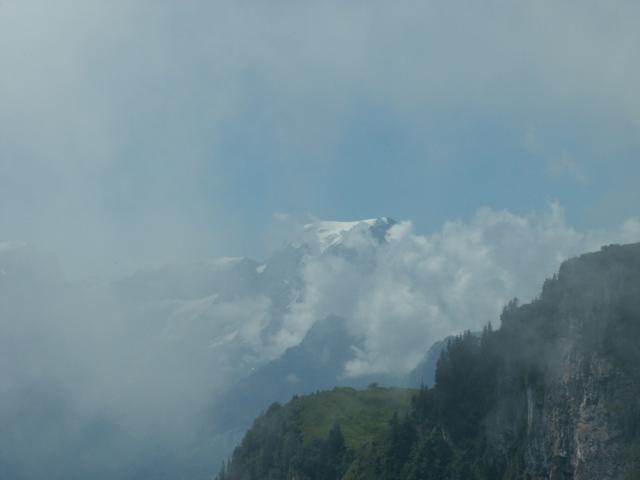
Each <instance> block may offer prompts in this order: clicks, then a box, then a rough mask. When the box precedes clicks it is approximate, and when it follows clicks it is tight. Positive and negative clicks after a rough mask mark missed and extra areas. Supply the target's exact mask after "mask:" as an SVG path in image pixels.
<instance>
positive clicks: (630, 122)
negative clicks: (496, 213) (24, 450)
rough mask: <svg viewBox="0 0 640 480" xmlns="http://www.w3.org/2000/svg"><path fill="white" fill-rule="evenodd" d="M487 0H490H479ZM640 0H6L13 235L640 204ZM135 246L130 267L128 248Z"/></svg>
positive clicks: (244, 246) (253, 234)
mask: <svg viewBox="0 0 640 480" xmlns="http://www.w3.org/2000/svg"><path fill="white" fill-rule="evenodd" d="M480 3H481V4H480ZM639 20H640V6H639V5H638V4H637V3H636V2H632V1H612V2H599V1H586V2H573V1H568V2H551V1H548V2H547V1H535V2H534V1H523V2H506V1H502V2H500V1H489V2H466V1H454V2H451V1H447V2H445V1H427V2H424V1H421V2H418V1H410V0H407V1H400V2H378V1H371V2H359V1H354V2H337V1H335V2H293V1H286V0H281V1H274V2H251V1H246V2H237V1H236V2H226V1H211V2H205V1H195V0H193V1H185V2H179V3H178V2H170V1H160V2H157V1H156V2H152V1H139V2H133V1H124V0H113V1H106V0H104V1H99V0H87V1H83V2H77V1H71V0H61V1H59V2H50V1H46V0H21V1H16V0H5V1H4V2H2V3H0V66H1V67H0V68H1V69H2V72H3V74H2V76H1V78H0V238H2V239H7V240H9V239H20V240H26V241H28V242H30V243H33V244H35V245H36V246H37V247H39V248H41V249H43V250H47V251H53V252H57V253H58V254H59V255H60V256H61V257H62V259H63V261H64V262H65V263H67V264H69V265H71V267H70V268H71V269H73V270H80V271H82V270H92V269H102V268H105V267H106V268H107V269H109V268H116V269H117V268H120V267H121V266H123V265H124V266H125V267H124V268H127V266H131V265H133V266H135V265H142V264H147V263H154V262H161V261H168V260H188V259H194V258H202V257H209V256H218V255H249V256H253V257H258V258H260V257H264V256H265V255H266V254H267V253H268V251H269V250H270V249H272V248H273V247H274V246H275V245H277V244H278V242H280V241H281V240H282V236H281V235H280V234H279V233H278V232H279V229H280V226H279V224H278V222H277V221H274V214H277V213H281V214H288V215H290V216H291V217H292V218H293V219H294V220H295V221H300V222H302V221H307V220H308V219H309V218H325V219H345V220H347V219H357V218H369V217H375V216H382V215H387V216H391V217H394V218H397V219H410V220H412V221H413V222H414V224H415V229H416V231H418V232H423V233H428V232H432V231H436V230H438V229H439V228H440V227H441V225H442V224H443V223H444V222H446V221H448V220H452V219H462V220H468V219H470V218H472V217H473V215H474V213H475V212H476V210H477V209H478V208H481V207H485V206H487V207H491V208H493V209H496V210H502V209H505V210H509V211H511V212H514V213H517V214H529V213H531V212H539V211H544V210H546V209H547V208H548V205H549V204H550V203H551V202H554V201H557V202H559V203H560V205H562V206H563V207H564V209H565V211H566V216H567V221H568V223H569V224H571V225H573V226H575V227H576V228H578V229H581V230H594V229H608V228H612V227H613V226H614V225H618V224H620V223H621V222H622V221H623V220H625V219H626V218H629V217H635V216H638V215H639V212H638V205H640V193H639V192H640V189H639V188H638V186H637V181H638V179H639V178H640V161H638V154H639V153H640V140H639V139H640V135H638V133H639V129H640V96H638V94H637V85H640V54H639V53H638V52H639V51H638V48H637V45H639V44H640V33H639V31H638V29H637V25H638V21H639ZM114 265H118V266H119V267H114Z"/></svg>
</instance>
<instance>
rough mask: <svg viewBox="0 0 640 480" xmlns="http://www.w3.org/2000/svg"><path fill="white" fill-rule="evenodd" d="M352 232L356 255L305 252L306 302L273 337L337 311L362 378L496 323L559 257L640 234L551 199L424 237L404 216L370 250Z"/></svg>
mask: <svg viewBox="0 0 640 480" xmlns="http://www.w3.org/2000/svg"><path fill="white" fill-rule="evenodd" d="M363 225H364V224H363ZM349 236H350V237H351V238H350V239H349V240H348V244H349V245H347V248H351V249H353V250H352V252H354V253H352V254H350V255H348V256H344V255H343V254H342V253H327V254H324V255H317V256H311V257H309V258H308V259H307V261H306V264H305V267H304V273H303V279H304V288H305V294H304V301H302V302H301V303H299V304H295V305H294V306H293V308H292V311H291V313H290V315H289V316H288V317H287V321H286V322H285V324H284V328H283V330H282V331H281V332H280V333H279V336H278V337H277V338H276V341H277V342H284V343H285V344H293V343H295V342H297V341H299V340H300V338H301V336H302V335H303V334H304V332H305V331H306V330H307V329H308V328H309V327H310V325H311V324H313V322H314V321H315V320H316V319H318V318H322V317H324V316H326V315H329V314H331V313H334V314H338V315H341V316H343V317H345V318H347V319H348V321H349V328H350V330H351V331H352V333H353V334H354V335H356V336H359V337H361V338H363V340H364V348H362V349H358V350H356V351H355V353H356V355H355V358H354V359H353V361H351V362H349V363H348V364H347V365H346V366H345V374H346V375H348V376H359V375H363V374H370V373H381V372H384V373H397V372H406V371H407V370H409V369H410V368H412V367H413V366H415V364H416V363H417V362H418V361H419V359H420V358H421V357H422V355H423V354H424V352H425V351H426V350H427V348H428V347H429V346H430V345H431V343H432V342H434V341H436V340H439V339H442V338H444V337H445V336H447V335H451V334H455V333H460V332H461V331H463V330H465V329H471V330H480V329H481V328H482V327H483V326H484V325H485V324H486V323H487V322H490V321H491V322H493V323H494V324H495V323H497V322H498V319H499V314H500V312H501V310H502V308H503V307H504V305H505V304H506V303H507V302H508V301H509V300H510V299H512V298H514V297H518V298H520V299H521V300H523V301H528V300H531V299H532V298H534V297H535V296H536V295H537V294H538V293H539V291H540V288H541V285H542V283H543V281H544V280H545V279H546V278H548V277H550V276H551V275H553V273H555V272H556V270H557V269H558V267H559V265H560V263H561V262H562V261H563V260H565V259H567V258H570V257H572V256H575V255H578V254H580V253H583V252H586V251H591V250H597V249H598V248H600V246H602V245H604V244H608V243H614V242H622V243H624V242H632V241H638V240H640V223H639V221H638V220H637V219H630V220H628V221H626V222H625V223H624V224H623V225H621V226H620V227H619V228H618V229H615V230H612V231H588V232H580V231H578V230H576V229H574V228H572V227H571V226H569V225H568V224H567V223H566V221H565V218H564V212H563V210H562V208H561V207H560V206H558V205H557V204H552V205H551V206H550V208H549V209H548V210H547V211H546V212H544V213H542V214H530V215H516V214H513V213H510V212H507V211H496V210H492V209H488V208H485V209H480V210H478V211H477V213H476V214H475V215H474V217H473V218H472V219H471V220H470V221H469V222H463V221H450V222H447V223H446V224H445V225H444V226H443V227H442V228H441V229H440V230H439V231H437V232H435V233H433V234H428V235H421V234H417V233H415V232H414V231H413V227H412V225H411V223H410V222H401V223H399V224H396V225H395V226H393V227H392V228H391V229H390V231H389V232H388V234H387V243H385V244H383V245H381V246H380V247H378V248H367V247H368V246H371V245H372V239H371V236H370V232H369V230H368V229H366V228H354V229H353V230H351V231H350V232H349ZM356 238H357V240H356Z"/></svg>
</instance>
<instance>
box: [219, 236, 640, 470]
mask: <svg viewBox="0 0 640 480" xmlns="http://www.w3.org/2000/svg"><path fill="white" fill-rule="evenodd" d="M501 322H502V325H501V327H500V329H498V330H495V331H494V330H493V329H492V328H491V327H490V326H488V327H487V328H486V329H485V331H484V332H483V333H482V335H480V336H478V335H472V334H470V333H467V334H465V335H462V336H460V337H457V338H455V339H453V340H451V341H450V342H449V344H448V346H447V347H446V348H445V349H444V350H443V352H442V354H441V356H440V359H439V360H438V366H437V372H436V378H435V386H434V387H433V388H426V387H425V388H422V389H421V390H420V391H417V392H416V393H415V395H414V398H413V400H412V402H411V408H410V410H409V411H408V412H407V413H400V415H399V416H394V417H393V420H392V421H390V423H389V427H388V428H387V429H384V430H381V431H379V432H378V433H376V434H375V435H370V436H369V438H366V439H363V440H362V441H361V442H360V443H359V445H358V448H351V449H347V450H348V451H347V452H346V453H345V454H344V455H343V456H341V457H340V458H341V459H342V460H341V462H342V463H341V465H340V466H339V468H333V469H330V471H331V472H332V473H331V478H332V479H335V478H344V479H349V480H357V479H367V480H371V479H381V480H382V479H385V480H391V479H394V480H398V479H406V480H418V479H427V480H428V479H460V480H463V479H464V480H468V479H478V480H481V479H483V480H496V479H513V480H520V479H522V480H524V479H526V480H543V479H544V480H632V479H634V480H635V479H638V478H640V448H639V445H640V244H637V245H627V246H609V247H605V248H603V249H602V250H601V251H600V252H597V253H593V254H588V255H583V256H581V257H579V258H576V259H573V260H570V261H568V262H565V263H564V264H563V266H562V267H561V269H560V271H559V273H558V274H557V275H556V276H554V278H552V279H549V280H547V281H546V282H545V284H544V287H543V289H542V292H541V294H540V296H539V297H538V298H537V299H535V300H534V301H533V302H531V303H530V304H527V305H522V306H519V305H518V304H517V301H513V302H511V303H510V304H509V305H508V306H507V307H506V308H505V310H504V312H503V315H502V317H501ZM250 433H251V432H250ZM251 435H253V436H254V437H255V436H256V432H253V433H251ZM327 441H329V440H328V439H327ZM271 447H272V448H273V447H274V446H273V445H272V446H271ZM255 448H256V452H257V451H259V452H261V453H260V455H264V449H263V448H260V447H259V446H256V447H255ZM276 451H278V449H277V448H276ZM251 458H253V457H252V453H251V451H247V449H246V448H245V449H244V450H243V451H242V456H239V455H235V456H234V458H233V459H232V461H231V464H230V469H229V473H228V475H227V477H225V478H230V479H233V480H235V479H242V480H244V479H247V480H249V479H254V478H255V479H258V478H274V480H275V479H276V478H283V479H288V478H293V477H292V476H291V475H294V476H295V478H301V479H309V480H311V479H317V480H320V479H325V478H327V480H328V478H329V477H326V475H325V476H323V475H324V474H323V473H321V471H324V472H325V473H326V472H327V471H329V470H326V469H325V470H322V469H318V470H317V471H316V470H306V471H304V472H302V471H300V470H299V469H298V470H296V468H295V466H292V465H287V466H284V467H282V468H281V470H280V471H281V472H287V473H282V474H281V476H280V477H278V476H275V477H273V476H265V472H261V471H259V469H258V470H251V471H249V470H247V469H246V468H242V464H243V462H246V461H247V459H251ZM261 458H262V461H264V458H263V457H261ZM319 458H322V457H319ZM334 467H335V466H334ZM233 472H244V474H243V475H241V476H238V475H235V474H234V473H233ZM336 475H337V476H336Z"/></svg>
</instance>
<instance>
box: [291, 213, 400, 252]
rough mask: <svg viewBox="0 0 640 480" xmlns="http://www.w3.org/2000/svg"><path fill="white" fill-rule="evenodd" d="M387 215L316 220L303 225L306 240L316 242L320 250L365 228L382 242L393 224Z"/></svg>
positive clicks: (393, 221) (336, 243)
mask: <svg viewBox="0 0 640 480" xmlns="http://www.w3.org/2000/svg"><path fill="white" fill-rule="evenodd" d="M395 223H396V222H395V220H393V219H391V218H389V217H379V218H369V219H366V220H356V221H350V222H345V221H317V222H313V223H308V224H306V225H304V227H303V230H304V234H305V237H306V238H307V240H312V241H314V242H316V243H317V245H318V247H319V249H320V252H325V251H327V250H328V249H330V248H332V247H334V246H336V245H339V244H341V243H343V240H344V238H345V237H346V236H347V235H348V234H349V233H351V232H353V231H356V230H366V231H367V232H368V233H369V234H370V235H371V236H372V237H373V238H374V239H376V240H378V241H380V242H382V241H384V239H385V235H386V233H387V231H388V230H389V228H391V227H392V226H393V225H394V224H395Z"/></svg>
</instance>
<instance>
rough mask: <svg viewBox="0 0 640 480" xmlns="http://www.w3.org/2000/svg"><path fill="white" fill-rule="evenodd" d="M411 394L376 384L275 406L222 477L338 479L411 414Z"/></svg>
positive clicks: (302, 398) (315, 395)
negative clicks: (402, 416) (396, 420)
mask: <svg viewBox="0 0 640 480" xmlns="http://www.w3.org/2000/svg"><path fill="white" fill-rule="evenodd" d="M411 395H412V392H411V391H410V390H404V389H390V388H380V387H377V386H375V385H372V386H370V387H369V388H368V389H366V390H354V389H352V388H335V389H333V390H332V391H327V392H319V393H315V394H312V395H308V396H305V397H294V398H293V400H291V402H289V403H288V404H287V405H286V406H284V407H283V406H281V405H280V404H279V403H274V404H273V405H272V406H271V407H270V408H269V409H268V410H267V412H266V413H265V414H264V415H262V416H261V417H259V418H258V419H257V420H256V421H255V422H254V424H253V426H252V428H251V429H250V430H249V432H247V434H246V435H245V437H244V439H243V441H242V443H241V445H240V446H239V447H238V448H236V450H235V452H234V454H233V459H232V461H231V462H230V463H229V465H228V467H227V468H226V469H223V471H222V472H221V473H220V475H219V476H218V478H219V479H220V480H222V479H235V478H242V479H245V478H247V479H249V478H256V479H257V478H261V479H271V478H272V479H276V478H294V477H297V476H298V475H300V476H302V478H337V476H339V475H341V474H342V472H343V470H344V469H345V467H346V466H347V465H348V464H349V463H350V462H351V461H352V459H353V458H354V456H355V454H356V452H358V451H359V450H360V449H362V448H363V447H364V446H365V445H366V444H367V443H368V442H369V440H370V439H371V438H375V437H377V436H380V435H383V434H384V433H385V432H386V431H387V430H388V429H389V426H390V424H391V422H392V420H393V418H395V417H396V416H397V415H398V413H400V414H403V413H405V412H407V411H408V410H409V403H410V399H411ZM292 476H293V477H292Z"/></svg>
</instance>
